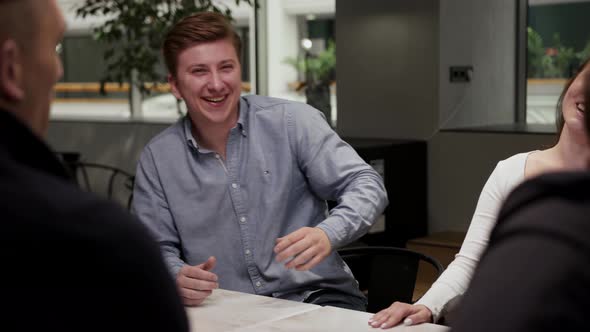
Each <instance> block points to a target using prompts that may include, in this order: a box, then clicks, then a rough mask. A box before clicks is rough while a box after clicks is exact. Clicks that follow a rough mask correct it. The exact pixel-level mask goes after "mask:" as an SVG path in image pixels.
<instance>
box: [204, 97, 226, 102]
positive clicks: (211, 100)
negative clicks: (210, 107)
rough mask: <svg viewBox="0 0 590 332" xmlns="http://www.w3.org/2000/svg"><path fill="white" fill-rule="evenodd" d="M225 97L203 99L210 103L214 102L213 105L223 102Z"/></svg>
mask: <svg viewBox="0 0 590 332" xmlns="http://www.w3.org/2000/svg"><path fill="white" fill-rule="evenodd" d="M224 99H225V97H218V98H205V100H207V101H210V102H214V103H218V102H220V101H222V100H224Z"/></svg>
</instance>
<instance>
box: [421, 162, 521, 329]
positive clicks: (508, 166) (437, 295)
mask: <svg viewBox="0 0 590 332" xmlns="http://www.w3.org/2000/svg"><path fill="white" fill-rule="evenodd" d="M530 153H531V152H525V153H519V154H516V155H514V156H512V157H510V158H508V159H505V160H502V161H500V162H498V164H497V165H496V168H495V169H494V171H493V172H492V174H491V175H490V177H489V178H488V181H487V182H486V184H485V186H484V187H483V189H482V191H481V194H480V196H479V200H478V202H477V207H476V208H475V213H474V214H473V218H472V219H471V224H470V226H469V230H468V231H467V234H466V236H465V240H464V241H463V245H462V246H461V250H460V251H459V253H458V254H457V255H456V256H455V259H454V260H453V261H452V262H451V264H449V266H448V267H447V269H446V270H445V271H444V272H443V274H442V275H441V276H440V277H439V278H438V279H437V280H436V282H434V284H432V287H431V288H430V289H429V290H428V292H426V294H424V296H423V297H422V298H421V299H420V300H419V301H418V302H416V304H422V305H425V306H426V307H428V309H430V311H432V317H433V320H434V321H435V322H436V321H437V320H438V319H439V318H440V317H441V316H442V315H444V314H445V313H446V312H447V311H449V310H451V309H452V308H453V307H454V305H455V304H456V303H457V302H458V300H459V299H460V298H461V296H462V295H463V293H465V291H466V290H467V287H468V286H469V282H470V281H471V277H472V275H473V272H474V270H475V267H476V266H477V262H478V261H479V258H480V256H481V254H482V253H483V251H484V250H485V248H486V247H487V245H488V240H489V237H490V233H491V231H492V229H493V228H494V226H495V225H496V219H497V216H498V213H499V212H500V207H501V206H502V203H503V202H504V200H505V199H506V197H507V196H508V194H509V193H510V192H511V191H512V189H514V188H515V187H516V186H517V185H518V184H520V183H521V182H522V181H523V180H524V170H525V165H526V160H527V157H528V155H529V154H530Z"/></svg>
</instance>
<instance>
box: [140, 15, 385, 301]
mask: <svg viewBox="0 0 590 332" xmlns="http://www.w3.org/2000/svg"><path fill="white" fill-rule="evenodd" d="M240 47H241V46H240V40H239V38H238V36H237V35H236V33H235V32H234V31H233V28H232V27H231V25H230V24H229V22H228V21H227V20H226V18H225V17H223V16H222V15H220V14H216V13H209V12H207V13H199V14H195V15H193V16H190V17H188V18H185V19H184V20H182V21H181V22H179V23H178V24H177V25H176V26H175V27H174V28H173V29H172V30H171V31H170V32H169V33H168V35H167V36H166V40H165V42H164V47H163V53H164V57H165V60H166V64H167V67H168V70H169V77H168V79H169V82H170V85H171V87H172V92H173V93H174V95H175V96H176V97H177V98H179V99H182V100H184V102H185V103H186V105H187V109H188V115H187V116H186V117H184V118H182V119H180V121H178V122H177V123H176V124H174V125H173V126H171V127H170V128H168V129H167V130H165V131H164V132H162V133H161V134H160V135H158V136H157V137H155V138H154V139H153V140H152V141H151V142H150V143H149V144H148V145H147V146H146V148H145V150H144V151H143V153H142V156H141V159H140V162H139V165H138V168H137V177H136V182H135V190H134V202H133V207H134V211H135V212H136V213H137V215H138V216H139V218H140V219H141V220H142V221H143V222H144V223H145V224H146V225H147V226H148V227H149V228H150V229H151V230H152V232H153V234H154V235H155V236H156V238H157V240H158V241H159V242H160V245H161V250H162V253H163V256H164V258H165V260H166V261H167V263H168V266H169V269H170V271H171V273H172V274H173V276H174V277H175V278H176V283H177V286H178V288H179V290H180V293H181V295H182V297H183V298H184V301H185V304H186V305H198V304H200V303H201V302H202V301H203V300H204V299H205V298H206V297H207V296H208V295H209V294H211V291H212V290H213V289H215V288H217V287H221V288H224V289H230V290H237V291H242V292H247V293H254V294H261V295H268V296H273V297H279V298H285V299H291V300H297V301H306V302H310V303H316V304H320V305H334V306H340V307H345V308H351V309H356V310H365V308H366V299H365V298H364V296H363V295H362V293H361V292H360V291H359V289H358V285H357V283H356V281H355V280H354V277H353V276H352V274H351V272H350V270H349V269H348V267H347V266H346V264H344V262H343V261H342V259H341V258H340V257H339V256H338V254H337V253H336V252H335V251H334V250H335V249H337V248H339V247H341V246H343V245H345V244H347V243H349V242H351V241H353V240H355V239H357V238H358V237H360V236H361V235H363V234H364V233H365V232H366V231H367V230H368V229H369V227H370V226H371V225H372V224H373V222H374V220H375V218H376V217H377V216H378V215H379V214H381V213H382V211H383V209H384V208H385V206H386V204H387V195H386V192H385V189H384V186H383V181H382V179H381V177H380V176H379V175H378V174H377V173H376V172H375V171H374V170H373V169H372V168H371V167H370V166H369V165H367V164H366V163H365V162H364V161H363V160H362V159H361V158H360V157H359V156H358V155H357V154H356V152H355V151H354V150H353V149H352V148H351V147H350V146H349V145H348V144H346V143H345V142H343V141H342V140H341V139H340V138H339V137H338V135H337V134H336V133H335V132H334V131H333V130H332V129H331V128H330V127H329V126H328V124H327V122H326V121H325V119H324V118H323V117H322V116H321V115H320V112H319V111H317V110H315V109H313V108H311V107H309V106H307V105H305V104H302V103H296V102H292V101H287V100H281V99H275V98H268V97H262V96H254V95H250V96H241V79H240V77H241V64H240V60H239V58H238V54H240ZM326 200H333V201H337V202H338V205H337V206H336V207H335V208H334V209H332V210H331V211H330V212H329V213H328V210H327V205H326Z"/></svg>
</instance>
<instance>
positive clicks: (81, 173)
mask: <svg viewBox="0 0 590 332" xmlns="http://www.w3.org/2000/svg"><path fill="white" fill-rule="evenodd" d="M68 167H69V168H70V170H71V172H72V174H73V176H74V177H75V179H76V182H77V183H78V185H79V186H80V187H81V188H82V189H84V190H86V191H90V192H93V193H96V194H98V195H101V196H103V197H106V198H108V199H110V200H113V201H116V202H118V203H120V204H121V205H123V206H124V207H126V208H127V209H129V208H131V201H132V199H133V183H134V181H135V176H134V175H133V174H131V173H129V172H126V171H124V170H122V169H119V168H117V167H114V166H109V165H103V164H97V163H88V162H83V161H78V162H74V163H70V164H69V165H68Z"/></svg>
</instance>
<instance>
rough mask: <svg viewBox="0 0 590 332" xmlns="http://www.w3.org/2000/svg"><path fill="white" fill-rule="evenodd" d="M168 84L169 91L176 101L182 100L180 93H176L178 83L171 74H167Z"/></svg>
mask: <svg viewBox="0 0 590 332" xmlns="http://www.w3.org/2000/svg"><path fill="white" fill-rule="evenodd" d="M168 84H170V91H171V92H172V94H173V95H174V97H176V99H182V95H180V92H179V91H178V87H177V84H178V81H177V80H176V77H174V76H173V75H172V74H168Z"/></svg>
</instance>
